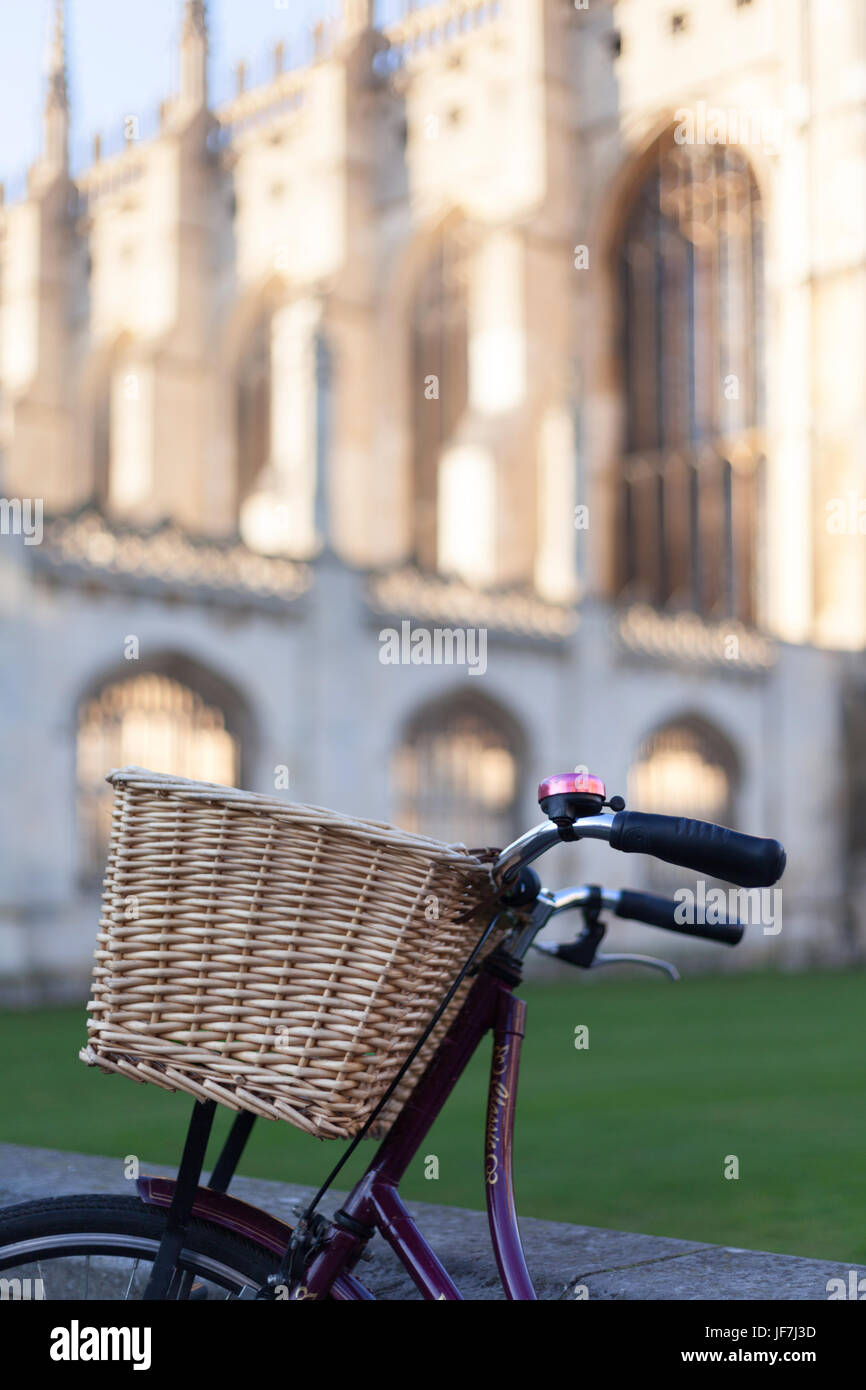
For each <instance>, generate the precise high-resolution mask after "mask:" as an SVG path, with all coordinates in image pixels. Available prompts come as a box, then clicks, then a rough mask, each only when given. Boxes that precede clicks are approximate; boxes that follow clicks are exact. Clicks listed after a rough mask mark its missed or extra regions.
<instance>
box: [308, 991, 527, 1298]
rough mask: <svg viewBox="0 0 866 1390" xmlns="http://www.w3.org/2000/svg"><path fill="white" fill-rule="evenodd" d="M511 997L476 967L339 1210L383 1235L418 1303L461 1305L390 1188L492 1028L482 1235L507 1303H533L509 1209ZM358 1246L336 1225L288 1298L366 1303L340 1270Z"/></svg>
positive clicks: (513, 1061)
mask: <svg viewBox="0 0 866 1390" xmlns="http://www.w3.org/2000/svg"><path fill="white" fill-rule="evenodd" d="M511 991H512V986H511V984H510V983H509V982H508V981H506V980H505V979H503V978H501V977H500V976H499V975H496V974H493V973H492V972H490V971H489V970H482V972H481V974H480V976H479V978H478V979H477V980H476V982H475V984H474V985H473V987H472V990H471V992H470V994H469V997H468V998H467V1000H466V1003H465V1004H464V1006H463V1008H462V1009H461V1011H460V1013H459V1014H458V1016H457V1018H456V1019H455V1021H454V1023H453V1024H452V1026H451V1028H450V1030H449V1032H448V1033H447V1035H446V1037H445V1038H444V1040H443V1042H442V1044H441V1046H440V1047H439V1048H438V1050H437V1052H436V1055H435V1057H434V1058H433V1060H432V1061H431V1063H430V1065H429V1066H428V1068H427V1070H426V1072H425V1073H424V1075H423V1076H422V1078H421V1080H420V1081H419V1082H418V1085H417V1086H416V1087H415V1090H414V1091H413V1093H412V1095H411V1096H410V1097H409V1099H408V1101H407V1102H406V1104H405V1105H404V1107H403V1109H402V1110H401V1112H400V1114H399V1115H398V1117H397V1119H396V1120H395V1122H394V1124H393V1126H392V1127H391V1129H390V1131H389V1132H388V1134H387V1135H386V1137H385V1139H384V1140H383V1141H382V1144H381V1145H380V1147H379V1149H378V1150H377V1152H376V1154H375V1156H374V1158H373V1161H372V1162H371V1164H370V1166H369V1168H368V1169H367V1171H366V1173H365V1174H364V1176H363V1177H362V1178H361V1180H360V1181H359V1182H358V1183H357V1184H356V1186H355V1187H354V1188H353V1189H352V1192H351V1194H350V1195H349V1197H348V1199H347V1200H346V1202H344V1204H343V1206H342V1208H341V1212H343V1213H344V1214H345V1215H346V1216H348V1217H350V1218H351V1220H352V1221H356V1222H359V1223H360V1224H361V1225H362V1226H369V1227H374V1228H375V1229H376V1230H378V1231H380V1232H381V1234H382V1236H383V1237H384V1238H385V1240H386V1241H387V1242H388V1244H389V1245H390V1246H391V1249H392V1250H393V1251H394V1253H395V1255H396V1256H397V1258H398V1259H399V1260H400V1263H401V1264H402V1265H403V1266H404V1268H405V1269H406V1270H407V1272H408V1273H409V1274H410V1275H411V1277H412V1279H413V1281H414V1283H415V1284H416V1286H417V1287H418V1289H420V1291H421V1293H422V1294H423V1296H424V1298H426V1299H437V1300H441V1299H460V1298H461V1294H460V1292H459V1290H458V1289H457V1286H456V1285H455V1284H454V1282H453V1280H452V1279H451V1277H450V1275H449V1274H448V1271H447V1270H446V1269H445V1267H444V1265H443V1264H442V1263H441V1261H440V1260H439V1259H438V1258H437V1256H436V1255H435V1254H434V1252H433V1251H432V1250H431V1248H430V1246H429V1245H428V1244H427V1241H426V1240H425V1239H424V1237H423V1235H422V1234H421V1232H420V1231H419V1229H418V1227H417V1226H416V1225H415V1223H414V1221H413V1220H412V1217H411V1216H410V1214H409V1212H408V1210H407V1209H406V1207H405V1206H404V1204H403V1201H402V1199H401V1197H400V1194H399V1192H398V1190H397V1189H398V1187H399V1184H400V1181H401V1179H402V1177H403V1175H404V1173H405V1172H406V1169H407V1168H408V1167H409V1164H410V1163H411V1161H412V1159H413V1158H414V1157H415V1154H416V1153H417V1152H418V1149H419V1147H420V1145H421V1144H422V1143H423V1141H424V1138H425V1136H426V1135H427V1133H428V1132H429V1130H430V1128H431V1126H432V1124H433V1122H434V1120H435V1119H436V1118H437V1116H438V1115H439V1113H440V1111H441V1110H442V1107H443V1106H444V1104H445V1102H446V1101H447V1099H448V1097H449V1095H450V1094H451V1092H452V1090H453V1089H454V1086H455V1085H456V1083H457V1081H458V1079H459V1078H460V1076H461V1075H462V1073H463V1071H464V1070H465V1068H466V1065H467V1063H468V1061H469V1059H470V1057H471V1056H472V1054H473V1053H474V1051H475V1049H476V1048H477V1046H478V1044H479V1043H480V1041H481V1039H482V1038H483V1036H484V1034H485V1033H486V1032H488V1030H490V1029H492V1030H493V1058H492V1061H491V1067H490V1088H489V1092H488V1099H487V1126H486V1129H485V1136H484V1177H485V1183H484V1188H485V1194H486V1198H487V1215H488V1219H489V1222H490V1235H491V1240H492V1243H493V1250H494V1253H495V1255H496V1263H497V1265H498V1266H499V1273H500V1276H501V1278H502V1284H503V1288H504V1289H505V1294H506V1297H507V1298H509V1299H534V1298H535V1297H536V1293H535V1289H534V1288H533V1285H532V1280H531V1278H530V1277H529V1271H528V1269H527V1267H526V1260H525V1258H524V1254H523V1247H522V1245H521V1243H520V1231H519V1229H518V1225H517V1211H516V1208H515V1203H514V1184H513V1170H512V1147H513V1138H514V1107H515V1100H516V1096H517V1075H518V1070H519V1067H520V1045H521V1042H522V1041H523V1033H524V1020H525V1016H526V1004H525V1003H524V1001H523V1000H522V999H517V998H515V997H514V995H513V994H512V992H511ZM361 1245H362V1242H361V1239H360V1238H359V1237H358V1236H357V1235H354V1234H352V1233H351V1232H350V1231H346V1230H343V1229H340V1228H339V1227H337V1228H335V1229H334V1230H333V1231H332V1233H331V1236H330V1238H329V1240H328V1243H327V1246H326V1248H325V1249H324V1250H323V1251H322V1252H321V1253H320V1254H319V1255H317V1256H316V1258H315V1259H314V1260H313V1261H312V1263H311V1264H310V1266H309V1267H308V1269H307V1272H306V1276H305V1283H304V1285H303V1287H302V1288H300V1289H298V1290H297V1294H296V1296H297V1297H298V1298H316V1299H318V1298H323V1297H328V1296H330V1297H331V1298H336V1299H340V1300H349V1299H358V1298H370V1297H372V1295H371V1294H370V1293H369V1292H368V1291H367V1290H366V1289H364V1288H363V1286H362V1285H361V1284H359V1283H358V1281H357V1280H356V1279H355V1278H354V1276H353V1275H351V1273H347V1270H350V1269H351V1266H352V1264H353V1263H354V1261H355V1259H356V1258H357V1257H358V1255H359V1254H360V1251H361Z"/></svg>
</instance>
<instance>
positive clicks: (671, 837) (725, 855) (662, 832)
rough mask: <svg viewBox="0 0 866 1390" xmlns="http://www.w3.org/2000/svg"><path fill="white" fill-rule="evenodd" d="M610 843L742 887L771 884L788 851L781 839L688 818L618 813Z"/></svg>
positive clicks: (618, 847)
mask: <svg viewBox="0 0 866 1390" xmlns="http://www.w3.org/2000/svg"><path fill="white" fill-rule="evenodd" d="M610 844H611V847H612V848H613V849H618V850H622V852H623V853H624V854H651V855H653V856H654V857H655V858H656V859H663V860H664V861H665V863H667V864H677V865H679V867H680V868H683V869H692V870H694V872H695V873H699V874H706V875H707V877H708V878H723V879H726V880H727V882H728V883H736V884H738V885H739V887H741V888H769V887H770V886H771V885H772V884H774V883H776V882H778V880H779V879H780V878H781V877H782V874H783V873H784V870H785V851H784V849H783V848H782V846H781V845H780V844H779V841H778V840H762V839H759V838H758V837H757V836H756V835H742V834H741V833H740V832H739V831H738V830H728V829H727V827H726V826H723V825H712V824H711V823H710V822H709V821H702V820H686V819H685V818H684V817H677V816H654V815H647V814H646V813H645V812H643V811H619V812H618V813H617V814H616V815H615V816H614V818H613V825H612V826H611V833H610Z"/></svg>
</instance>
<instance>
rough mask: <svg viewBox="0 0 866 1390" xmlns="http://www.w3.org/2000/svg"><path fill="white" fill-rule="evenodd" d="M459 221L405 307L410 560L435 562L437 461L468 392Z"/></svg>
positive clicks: (463, 242) (425, 564) (446, 232)
mask: <svg viewBox="0 0 866 1390" xmlns="http://www.w3.org/2000/svg"><path fill="white" fill-rule="evenodd" d="M467 251H468V238H467V232H466V229H465V227H464V226H463V225H462V224H460V223H456V224H451V225H450V226H448V227H446V228H444V229H443V230H442V232H441V234H440V235H439V237H438V238H437V240H436V242H435V244H434V246H433V249H432V251H431V252H430V254H429V256H428V258H427V260H426V262H425V264H424V266H423V267H422V269H421V271H420V274H419V275H418V277H417V279H416V281H415V287H414V293H413V296H412V302H411V308H410V336H411V345H410V391H411V400H412V413H411V430H412V494H413V517H412V523H413V549H414V558H415V561H416V563H417V564H418V565H419V566H420V567H421V568H422V569H427V570H435V569H436V568H437V566H438V561H439V527H438V508H439V461H440V456H441V454H442V450H443V449H444V448H445V447H446V446H447V444H448V443H449V441H450V440H451V439H452V437H453V435H454V433H455V430H456V428H457V425H458V424H459V421H460V418H461V416H462V415H463V412H464V411H465V409H466V403H467V400H468V395H469V374H468V312H467V284H466V281H467Z"/></svg>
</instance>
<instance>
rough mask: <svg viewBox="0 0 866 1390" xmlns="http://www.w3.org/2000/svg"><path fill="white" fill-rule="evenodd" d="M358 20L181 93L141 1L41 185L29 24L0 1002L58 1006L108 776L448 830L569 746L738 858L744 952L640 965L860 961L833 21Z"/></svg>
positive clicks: (610, 858)
mask: <svg viewBox="0 0 866 1390" xmlns="http://www.w3.org/2000/svg"><path fill="white" fill-rule="evenodd" d="M402 8H403V13H400V14H398V13H396V12H395V7H394V6H392V10H391V13H390V16H389V17H388V18H387V20H380V18H379V16H378V15H377V13H375V12H374V9H373V6H372V4H371V3H367V2H366V0H344V2H343V4H342V6H341V7H340V14H339V16H338V18H337V20H336V21H335V22H333V23H330V24H328V25H327V26H326V25H323V26H321V27H320V28H319V29H317V30H316V32H315V35H314V56H313V58H312V60H311V61H310V62H309V63H305V64H304V65H303V66H291V65H290V64H288V63H287V61H286V58H285V54H284V53H283V51H282V50H281V49H280V48H278V49H277V50H276V52H275V53H274V55H273V70H272V73H271V74H269V75H268V76H267V78H266V80H259V78H258V77H255V78H254V79H253V78H252V76H251V75H250V74H249V73H247V72H245V71H244V69H243V68H241V69H239V70H238V74H237V92H236V95H235V96H234V97H233V98H232V99H230V100H227V101H224V102H221V103H216V104H214V103H211V102H209V97H208V62H207V55H208V20H207V16H206V13H205V6H204V4H202V3H201V0H187V3H186V4H185V6H183V7H182V15H181V14H180V13H179V39H178V71H179V78H178V85H177V91H176V93H175V95H173V96H171V97H170V98H167V99H166V101H165V102H164V103H163V105H162V107H161V108H160V113H159V120H158V123H157V126H156V128H155V129H152V130H151V129H146V128H143V127H144V123H143V122H141V123H140V122H139V118H138V117H136V116H127V117H126V119H125V123H124V124H125V129H124V135H125V140H124V143H123V145H122V147H121V148H119V149H116V150H115V149H113V148H111V147H108V146H106V145H102V146H100V144H99V142H95V144H94V151H93V159H92V162H91V164H90V165H89V167H87V168H83V169H72V170H71V169H70V163H69V154H68V149H69V125H70V112H69V104H68V98H67V79H66V70H65V55H64V36H63V25H62V10H60V11H58V14H57V17H56V19H55V33H54V39H53V45H52V59H51V64H50V73H49V78H48V83H47V89H46V93H45V105H44V132H43V140H42V154H41V157H40V158H39V160H38V161H37V162H36V163H35V164H34V166H33V167H32V168H31V169H30V170H29V173H28V179H27V187H26V192H25V193H24V194H23V196H21V197H18V198H10V199H9V200H8V202H7V205H6V206H4V207H3V209H2V210H0V235H2V252H0V254H2V263H0V450H2V454H0V468H2V471H0V492H2V499H0V531H2V534H0V573H2V580H0V641H2V650H3V656H2V677H0V679H2V692H0V714H2V759H3V761H2V768H3V795H2V800H0V884H2V888H0V970H2V972H3V977H4V978H5V980H6V981H7V985H8V990H7V992H9V990H11V991H12V992H13V993H14V992H15V991H18V992H19V993H29V994H31V995H32V994H33V993H34V992H37V993H38V992H40V991H41V992H44V993H48V994H56V993H58V992H62V991H66V992H74V991H78V990H80V989H81V987H82V981H83V979H84V977H85V976H86V973H87V971H88V968H89V957H90V952H91V949H92V943H93V936H94V931H95V923H96V897H97V887H98V878H99V871H100V867H101V861H102V857H103V854H104V848H105V838H106V823H107V822H106V816H107V806H108V802H107V800H106V793H107V789H106V788H105V786H104V783H103V780H102V779H103V777H104V773H105V771H106V770H107V769H108V768H110V767H113V766H118V765H122V764H124V763H130V762H133V763H138V764H142V765H145V766H149V767H153V768H156V769H164V770H171V771H176V772H179V773H183V774H187V775H192V776H197V777H202V778H205V779H206V780H213V781H222V782H231V781H238V782H241V783H243V784H244V785H246V786H249V787H252V788H255V789H259V790H267V791H273V790H274V788H275V787H277V788H280V789H284V788H285V787H286V786H287V785H288V794H289V795H291V796H292V797H296V798H298V799H300V800H304V801H311V802H314V803H322V804H330V805H334V806H337V807H340V808H342V809H345V810H346V811H348V812H351V813H355V814H361V815H369V816H372V817H375V818H381V819H388V820H394V821H396V822H398V823H400V824H404V825H407V826H409V827H414V828H420V829H425V830H427V831H430V832H432V833H434V834H436V835H438V836H441V837H442V838H447V839H464V840H467V841H469V842H470V843H486V844H491V843H502V842H503V841H505V840H506V839H508V838H510V837H512V836H513V834H515V833H516V832H517V831H519V830H521V829H523V828H526V827H527V826H528V825H530V824H533V823H534V822H535V821H536V820H537V819H538V811H537V808H536V806H535V786H536V783H537V781H538V780H539V778H540V777H542V776H544V775H546V774H549V773H550V772H552V771H556V770H561V769H563V768H568V767H573V766H579V765H586V766H589V768H590V769H591V770H593V771H596V772H598V773H600V774H601V775H602V776H604V777H605V778H606V780H607V783H608V788H609V791H610V792H614V791H620V792H624V793H626V794H627V796H628V799H629V804H630V805H632V806H634V807H636V808H640V809H645V810H649V809H657V810H662V811H675V812H677V813H682V814H691V815H695V816H699V817H705V818H711V819H718V820H721V821H724V822H727V823H729V824H732V825H735V826H737V827H738V828H741V829H743V830H746V831H750V832H753V833H757V834H772V835H775V836H778V837H779V838H781V839H782V840H783V841H784V842H785V843H786V844H787V847H788V850H789V868H788V871H787V875H786V878H785V880H784V895H783V901H784V922H783V926H782V930H781V931H775V930H774V931H773V932H769V933H768V932H765V931H764V930H763V929H762V926H761V925H755V926H753V927H752V929H751V931H750V934H749V942H748V944H744V945H743V946H742V947H741V948H740V949H739V952H738V953H737V956H736V957H734V955H731V954H726V955H725V959H724V962H721V961H719V957H720V955H722V954H723V953H721V952H720V951H718V950H717V949H715V950H714V949H713V948H709V947H706V948H701V947H700V946H692V947H687V946H686V945H683V946H682V947H679V948H674V951H673V954H676V950H677V949H679V953H680V957H682V954H683V952H684V951H691V953H692V959H695V958H697V959H698V960H699V962H705V963H708V964H716V963H718V964H721V963H724V964H725V965H729V964H730V965H733V964H736V963H738V962H739V963H742V962H747V963H750V964H756V963H768V964H777V963H783V964H785V965H802V964H806V963H809V962H812V961H818V960H824V961H833V960H844V959H848V958H851V956H852V955H855V954H857V952H858V951H860V950H862V944H863V941H864V939H866V924H864V923H863V919H862V916H861V915H860V914H861V913H862V911H863V901H864V896H863V884H864V868H863V865H864V847H866V831H864V830H863V829H862V828H861V826H862V825H863V821H862V820H861V818H860V816H859V809H860V807H861V805H862V804H863V802H864V800H866V785H864V772H863V769H864V767H866V721H864V719H863V708H864V700H863V692H864V681H866V673H864V668H863V661H862V656H861V655H860V653H861V651H862V649H863V646H864V641H866V557H864V532H866V517H864V516H863V513H866V502H864V501H863V500H862V499H864V498H866V480H864V458H866V406H864V390H863V387H864V382H866V11H864V7H863V5H862V3H861V0H803V2H802V3H800V4H797V5H793V4H791V3H789V2H788V0H700V3H697V0H677V3H676V4H674V3H670V0H619V2H618V3H611V2H610V0H589V3H579V2H576V0H441V3H437V4H426V5H424V4H415V5H412V4H406V5H404V6H403V7H402ZM7 61H8V57H7ZM40 508H41V509H42V511H41V524H39V525H38V526H37V524H36V522H37V516H38V515H39V514H40ZM28 518H29V519H30V523H31V524H30V525H29V528H28ZM389 630H393V631H394V632H395V633H396V634H397V636H398V637H399V642H400V643H401V644H402V647H401V650H402V656H403V658H404V659H402V660H400V661H398V662H396V663H392V662H390V661H386V660H385V659H383V657H384V646H383V643H384V641H385V638H384V637H383V634H387V633H388V631H389ZM437 630H446V635H447V633H450V634H451V636H450V637H448V638H447V640H446V641H445V643H444V645H443V646H441V647H440V648H438V649H436V648H433V650H434V652H435V651H436V650H438V651H439V657H440V659H439V660H436V659H435V658H434V659H432V660H430V661H429V662H428V661H426V660H423V659H422V657H423V652H422V649H421V647H420V646H418V645H416V644H415V638H416V637H417V634H418V633H419V632H426V633H429V634H434V633H435V632H436V631H437ZM449 643H450V645H449ZM413 653H415V655H416V660H413V659H412V655H413ZM470 653H474V658H473V659H470ZM482 654H483V659H482ZM449 656H450V658H451V659H450V660H449V659H448V658H449ZM554 858H555V856H552V857H551V862H550V872H549V877H550V878H551V879H552V880H553V881H559V882H561V881H563V879H564V878H569V877H574V876H581V877H590V878H593V879H598V880H600V881H604V882H607V883H609V884H611V885H624V884H630V885H632V886H638V885H641V884H648V885H650V886H652V885H653V884H655V885H656V886H657V887H659V888H665V889H670V888H671V887H673V886H675V885H677V884H680V883H682V882H683V881H684V876H683V874H682V873H677V871H671V872H670V873H667V872H663V871H661V870H660V869H659V867H658V866H653V865H651V864H649V863H648V862H647V861H642V860H641V859H639V858H635V857H628V858H622V859H620V858H618V857H617V856H615V855H613V854H611V852H610V851H609V850H607V849H606V848H605V847H603V846H599V845H582V846H578V847H577V848H576V849H569V850H568V851H563V852H562V854H560V856H559V861H558V862H556V863H554V862H553V859H554ZM618 939H619V940H620V941H624V942H627V943H628V944H634V942H635V941H637V940H638V939H639V940H640V941H641V942H643V943H644V945H645V946H646V948H647V949H649V950H653V949H658V950H660V951H662V953H668V954H671V948H670V946H669V943H668V941H667V939H666V938H664V937H663V936H662V934H660V933H655V932H652V931H649V930H647V929H641V930H640V931H639V932H637V931H630V929H629V928H626V927H621V928H618Z"/></svg>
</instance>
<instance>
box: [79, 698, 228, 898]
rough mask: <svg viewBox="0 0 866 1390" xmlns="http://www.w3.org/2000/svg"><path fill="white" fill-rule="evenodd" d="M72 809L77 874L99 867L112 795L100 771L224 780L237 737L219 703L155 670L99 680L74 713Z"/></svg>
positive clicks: (92, 872)
mask: <svg viewBox="0 0 866 1390" xmlns="http://www.w3.org/2000/svg"><path fill="white" fill-rule="evenodd" d="M77 763H78V768H77V771H78V815H79V826H80V830H81V849H82V867H83V876H84V877H85V878H88V879H92V878H94V877H96V876H98V875H99V874H101V872H102V868H103V866H104V863H105V855H106V849H107V846H108V837H109V831H110V828H111V806H112V798H113V793H112V789H111V787H110V786H109V785H108V784H107V783H106V781H105V776H106V774H107V773H108V772H109V771H110V770H111V769H112V768H116V767H124V766H127V765H135V766H138V767H146V768H148V769H149V770H151V771H153V772H171V773H175V774H176V775H177V776H180V777H192V778H195V779H197V780H199V781H203V782H218V783H221V784H222V785H228V786H231V785H233V784H235V783H236V782H237V779H238V776H239V772H240V743H239V739H238V737H237V736H236V735H235V734H234V733H232V732H230V731H229V729H228V728H227V727H226V717H225V714H224V712H223V710H222V709H220V708H219V707H218V706H216V705H213V704H210V703H208V702H207V701H206V700H205V699H203V698H202V696H201V695H199V694H198V693H197V692H196V691H194V690H192V689H190V688H189V686H186V685H183V684H181V682H180V681H178V680H174V679H173V678H172V677H170V676H168V675H166V674H164V673H162V672H159V671H146V672H142V673H141V674H139V675H134V676H129V677H127V678H126V679H121V680H116V681H113V682H111V683H110V684H107V685H104V686H103V687H102V688H101V689H100V690H99V691H98V692H97V693H96V694H94V695H92V696H90V697H89V698H86V699H85V700H84V701H83V702H82V704H81V705H80V707H79V711H78V743H77Z"/></svg>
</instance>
